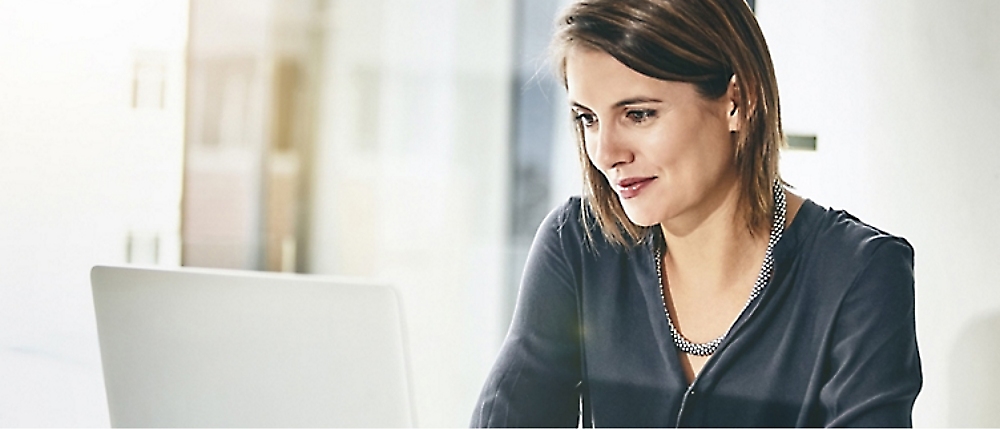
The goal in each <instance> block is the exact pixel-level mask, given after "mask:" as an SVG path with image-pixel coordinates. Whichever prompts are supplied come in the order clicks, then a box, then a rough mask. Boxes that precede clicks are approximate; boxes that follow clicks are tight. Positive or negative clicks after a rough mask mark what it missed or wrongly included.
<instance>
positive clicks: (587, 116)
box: [573, 112, 597, 128]
mask: <svg viewBox="0 0 1000 429" xmlns="http://www.w3.org/2000/svg"><path fill="white" fill-rule="evenodd" d="M573 120H574V121H576V122H577V123H579V124H580V125H583V127H584V128H590V127H592V126H593V125H594V123H596V122H597V116H595V115H594V114H593V113H587V112H576V115H575V116H573Z"/></svg>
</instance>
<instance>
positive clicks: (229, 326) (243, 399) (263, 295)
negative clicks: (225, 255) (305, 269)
mask: <svg viewBox="0 0 1000 429" xmlns="http://www.w3.org/2000/svg"><path fill="white" fill-rule="evenodd" d="M91 285H92V287H93V293H94V308H95V312H96V315H97V331H98V338H99V341H100V349H101V363H102V366H103V369H104V382H105V389H106V391H107V396H108V407H109V411H110V416H111V425H112V426H113V427H150V426H155V427H279V426H280V427H410V426H414V424H415V421H414V420H415V419H414V415H413V410H412V406H411V404H412V401H411V397H410V382H409V379H408V377H409V375H408V361H407V351H406V344H405V338H404V330H403V320H402V317H401V313H400V305H399V299H398V297H397V295H396V293H395V291H394V290H393V289H392V287H390V286H389V285H387V284H382V283H376V282H370V281H364V280H358V279H347V278H335V277H318V276H308V275H293V274H274V273H257V272H246V271H228V270H211V269H192V268H180V269H157V268H138V267H113V266H97V267H94V268H93V270H92V271H91Z"/></svg>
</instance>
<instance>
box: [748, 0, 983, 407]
mask: <svg viewBox="0 0 1000 429" xmlns="http://www.w3.org/2000/svg"><path fill="white" fill-rule="evenodd" d="M757 8H758V16H759V19H760V22H761V26H762V28H763V30H764V34H765V37H766V38H767V40H768V43H769V45H770V47H771V51H772V55H773V57H774V62H775V67H776V69H777V75H778V83H779V86H780V90H781V96H782V108H783V115H784V119H785V126H786V130H787V131H789V132H792V133H807V134H816V135H817V136H818V150H817V151H816V152H786V154H785V156H784V159H783V162H782V168H783V171H784V173H785V175H786V179H788V180H790V181H791V182H792V183H793V184H795V185H797V186H798V187H799V189H800V190H801V191H802V192H803V193H804V194H805V195H806V196H809V197H813V198H814V199H815V200H817V201H818V202H819V203H821V204H825V205H832V206H834V207H837V208H844V209H847V210H849V211H850V212H852V213H854V214H855V215H857V216H859V217H860V218H861V219H862V220H864V221H866V222H869V223H871V224H873V225H876V226H878V227H880V228H882V229H885V230H888V231H890V232H892V233H895V234H898V235H902V236H904V237H906V238H907V239H908V240H909V241H910V242H911V243H912V244H913V246H914V247H915V249H916V293H917V314H916V317H917V335H918V342H919V345H920V351H921V357H922V361H923V370H924V382H925V383H924V389H923V392H922V393H921V394H920V397H919V398H918V399H917V403H916V407H915V410H914V424H915V425H918V426H962V425H974V426H998V425H1000V412H998V411H997V410H996V408H997V407H996V404H998V403H1000V360H997V358H996V356H998V355H1000V341H998V338H1000V280H997V276H996V274H995V272H994V271H993V269H992V268H994V267H995V264H996V261H997V260H1000V247H998V246H997V245H996V243H997V242H998V241H1000V227H998V226H997V224H996V221H995V219H996V213H997V212H1000V193H998V192H997V191H996V189H997V187H998V185H1000V162H998V157H1000V145H998V144H997V132H996V124H997V123H1000V122H998V121H1000V80H998V77H1000V2H997V1H994V0H963V1H960V2H943V1H933V0H880V1H868V0H810V1H802V0H758V1H757Z"/></svg>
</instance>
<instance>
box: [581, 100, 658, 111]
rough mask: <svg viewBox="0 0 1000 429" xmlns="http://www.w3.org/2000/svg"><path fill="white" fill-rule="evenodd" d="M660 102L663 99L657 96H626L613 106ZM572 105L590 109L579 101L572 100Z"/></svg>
mask: <svg viewBox="0 0 1000 429" xmlns="http://www.w3.org/2000/svg"><path fill="white" fill-rule="evenodd" d="M662 102H663V100H660V99H657V98H647V97H634V98H626V99H624V100H622V101H619V102H617V103H615V105H614V106H613V107H615V108H619V107H625V106H628V105H631V104H642V103H662ZM572 107H579V108H582V109H587V110H591V108H589V107H587V106H584V105H582V104H580V103H577V102H573V104H572Z"/></svg>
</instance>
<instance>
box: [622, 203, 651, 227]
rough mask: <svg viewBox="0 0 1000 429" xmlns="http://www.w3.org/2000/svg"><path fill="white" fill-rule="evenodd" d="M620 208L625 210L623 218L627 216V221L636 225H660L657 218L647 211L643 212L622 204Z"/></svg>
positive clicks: (637, 208)
mask: <svg viewBox="0 0 1000 429" xmlns="http://www.w3.org/2000/svg"><path fill="white" fill-rule="evenodd" d="M622 208H623V209H625V216H628V220H630V221H632V223H634V224H636V225H639V226H643V227H649V226H654V225H656V224H659V223H660V221H659V218H658V217H656V216H654V215H653V213H652V212H651V211H649V210H643V209H641V208H639V207H629V206H628V205H626V204H622Z"/></svg>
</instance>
